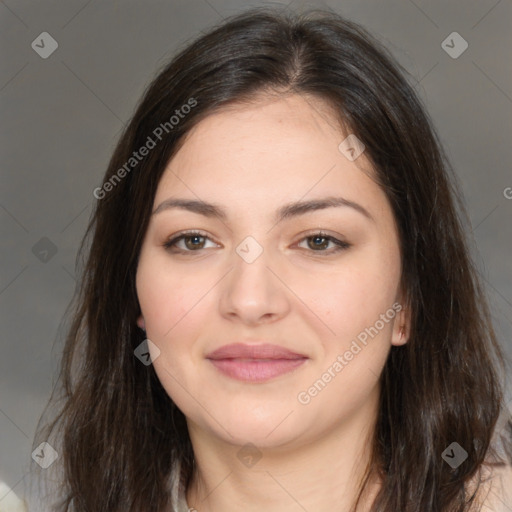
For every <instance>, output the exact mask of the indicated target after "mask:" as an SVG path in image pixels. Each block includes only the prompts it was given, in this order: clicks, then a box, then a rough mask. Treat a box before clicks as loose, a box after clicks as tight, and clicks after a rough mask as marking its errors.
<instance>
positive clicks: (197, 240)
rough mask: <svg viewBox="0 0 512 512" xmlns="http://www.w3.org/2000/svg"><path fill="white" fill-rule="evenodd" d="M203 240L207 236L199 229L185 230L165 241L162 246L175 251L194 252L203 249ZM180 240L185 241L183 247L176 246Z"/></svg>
mask: <svg viewBox="0 0 512 512" xmlns="http://www.w3.org/2000/svg"><path fill="white" fill-rule="evenodd" d="M205 240H209V238H208V237H207V236H206V235H205V234H204V233H202V232H200V231H186V232H182V233H179V234H178V235H177V236H175V237H174V238H172V239H171V240H168V241H167V242H165V244H164V247H165V248H166V249H169V250H175V252H196V251H198V250H199V249H204V244H205ZM182 241H183V242H184V243H185V248H183V247H179V246H178V243H180V242H182Z"/></svg>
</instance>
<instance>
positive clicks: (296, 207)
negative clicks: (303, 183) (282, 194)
mask: <svg viewBox="0 0 512 512" xmlns="http://www.w3.org/2000/svg"><path fill="white" fill-rule="evenodd" d="M336 207H348V208H352V209H353V210H355V211H357V212H359V213H360V214H362V215H364V216H365V217H366V218H367V219H369V220H371V221H373V222H375V219H374V218H373V217H372V215H371V214H370V212H369V211H368V210H366V208H364V207H363V206H361V205H360V204H358V203H354V202H353V201H350V200H348V199H345V198H343V197H325V198H321V199H313V200H310V201H297V202H293V203H288V204H286V205H284V206H282V207H281V208H279V209H278V210H277V212H276V214H275V216H274V221H275V222H276V223H277V222H281V221H282V220H285V219H289V218H291V217H296V216H298V215H304V214H305V213H308V212H312V211H316V210H324V209H326V208H336ZM173 208H178V209H181V210H187V211H190V212H193V213H198V214H199V215H204V216H205V217H211V218H217V219H220V220H223V221H225V220H227V217H228V216H227V213H226V211H225V210H224V209H223V208H222V207H221V206H219V205H216V204H212V203H207V202H205V201H201V200H196V199H179V198H172V197H171V198H169V199H166V200H165V201H163V202H162V203H160V204H159V205H158V206H157V208H155V210H154V211H153V213H152V215H156V214H158V213H160V212H163V211H165V210H170V209H173Z"/></svg>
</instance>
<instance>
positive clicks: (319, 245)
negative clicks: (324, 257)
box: [301, 233, 350, 254]
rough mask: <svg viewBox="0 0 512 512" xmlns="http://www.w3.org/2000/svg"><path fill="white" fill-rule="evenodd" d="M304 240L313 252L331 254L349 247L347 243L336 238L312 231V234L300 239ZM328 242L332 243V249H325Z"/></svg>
mask: <svg viewBox="0 0 512 512" xmlns="http://www.w3.org/2000/svg"><path fill="white" fill-rule="evenodd" d="M304 240H306V241H307V245H308V248H309V249H311V250H312V251H313V252H325V253H328V254H332V253H335V252H339V251H343V250H345V249H348V248H349V247H350V244H349V243H347V242H343V241H342V240H338V239H337V238H335V237H333V236H330V235H327V234H325V233H314V234H313V235H310V236H307V237H305V238H303V239H302V240H301V241H304ZM330 243H332V244H334V247H331V249H332V250H326V249H328V247H329V244H330Z"/></svg>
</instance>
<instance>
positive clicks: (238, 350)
mask: <svg viewBox="0 0 512 512" xmlns="http://www.w3.org/2000/svg"><path fill="white" fill-rule="evenodd" d="M206 358H207V359H304V358H306V356H305V355H304V354H299V353H297V352H293V351H291V350H288V349H286V348H284V347H281V346H280V345H272V344H270V343H261V344H258V345H248V344H245V343H231V344H229V345H224V346H222V347H220V348H218V349H217V350H214V351H213V352H210V353H209V354H207V356H206Z"/></svg>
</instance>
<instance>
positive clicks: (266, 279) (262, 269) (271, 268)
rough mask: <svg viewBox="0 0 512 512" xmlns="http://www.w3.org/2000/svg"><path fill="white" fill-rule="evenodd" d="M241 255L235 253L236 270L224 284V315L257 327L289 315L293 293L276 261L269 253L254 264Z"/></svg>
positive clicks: (222, 308)
mask: <svg viewBox="0 0 512 512" xmlns="http://www.w3.org/2000/svg"><path fill="white" fill-rule="evenodd" d="M240 254H242V256H240ZM240 254H239V253H237V252H234V253H233V259H232V260H233V268H232V270H231V272H229V274H228V275H227V276H226V278H225V279H223V280H222V282H221V286H222V289H221V296H220V301H219V308H220V313H221V315H222V316H223V317H225V318H226V319H229V320H230V321H238V322H240V323H244V324H247V325H253V326H254V325H258V324H263V323H272V322H275V321H277V320H279V319H281V318H283V317H284V316H286V315H287V314H288V312H289V311H290V306H291V304H290V295H291V292H290V291H289V290H288V289H287V287H286V284H285V282H286V280H285V279H284V276H282V275H280V272H279V269H278V266H277V265H276V264H275V261H272V258H271V257H270V255H269V253H268V252H267V251H265V250H263V252H262V253H261V254H260V255H259V256H258V257H257V258H256V259H254V260H253V261H252V258H245V259H244V255H243V253H242V252H240Z"/></svg>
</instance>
